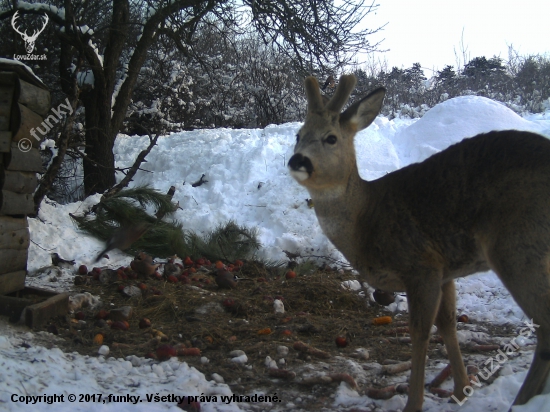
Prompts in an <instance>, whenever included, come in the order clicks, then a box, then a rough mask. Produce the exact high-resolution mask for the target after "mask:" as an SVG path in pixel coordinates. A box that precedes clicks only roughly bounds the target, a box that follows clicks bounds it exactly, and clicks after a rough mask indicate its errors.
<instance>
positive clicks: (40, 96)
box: [18, 80, 51, 116]
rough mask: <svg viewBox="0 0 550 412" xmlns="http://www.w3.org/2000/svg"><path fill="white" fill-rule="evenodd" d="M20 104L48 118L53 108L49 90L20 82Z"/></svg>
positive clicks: (23, 81)
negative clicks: (47, 115)
mask: <svg viewBox="0 0 550 412" xmlns="http://www.w3.org/2000/svg"><path fill="white" fill-rule="evenodd" d="M18 91H19V93H18V102H19V103H21V104H23V105H25V106H27V107H28V108H29V109H31V110H32V111H33V112H35V113H38V114H39V115H41V116H46V114H48V112H49V111H50V108H51V97H50V92H49V91H48V90H44V89H43V88H41V87H37V86H34V85H32V84H30V83H27V82H26V81H25V80H19V90H18Z"/></svg>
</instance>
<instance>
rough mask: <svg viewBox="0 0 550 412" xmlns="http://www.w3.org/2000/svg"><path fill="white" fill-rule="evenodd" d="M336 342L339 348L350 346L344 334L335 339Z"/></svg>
mask: <svg viewBox="0 0 550 412" xmlns="http://www.w3.org/2000/svg"><path fill="white" fill-rule="evenodd" d="M335 342H336V346H338V347H339V348H345V347H346V346H348V340H347V339H346V338H345V337H343V336H338V337H337V338H336V339H335Z"/></svg>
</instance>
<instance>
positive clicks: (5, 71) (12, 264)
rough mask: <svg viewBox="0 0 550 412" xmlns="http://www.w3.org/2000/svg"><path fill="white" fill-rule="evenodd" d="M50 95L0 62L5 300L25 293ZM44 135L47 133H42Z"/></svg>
mask: <svg viewBox="0 0 550 412" xmlns="http://www.w3.org/2000/svg"><path fill="white" fill-rule="evenodd" d="M50 106H51V103H50V92H49V90H48V89H47V87H46V86H45V85H44V84H43V83H42V82H41V81H40V80H39V79H38V78H37V77H36V76H34V74H33V73H32V72H31V71H30V70H29V69H28V68H27V67H26V66H25V65H23V64H21V63H19V62H16V61H14V62H13V63H12V62H10V61H9V60H7V59H0V295H6V294H8V293H11V292H15V291H20V290H22V289H23V288H24V287H25V278H26V275H27V258H28V250H29V243H30V234H29V226H28V222H27V216H26V215H28V214H32V213H34V201H33V192H34V190H35V189H36V186H37V183H38V180H37V177H36V173H37V172H42V170H43V167H42V159H41V157H40V153H39V151H38V147H39V145H40V141H39V140H38V139H36V138H35V137H34V136H33V134H34V135H35V136H39V137H40V136H41V135H40V133H37V132H36V130H34V129H36V128H37V127H40V126H41V124H42V122H43V119H44V117H45V116H46V115H47V114H48V112H49V111H50ZM43 130H45V129H43Z"/></svg>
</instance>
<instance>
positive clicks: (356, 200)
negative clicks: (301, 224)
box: [309, 168, 368, 260]
mask: <svg viewBox="0 0 550 412" xmlns="http://www.w3.org/2000/svg"><path fill="white" fill-rule="evenodd" d="M309 194H310V195H311V200H312V201H313V207H314V209H315V214H316V215H317V219H318V220H319V224H320V225H321V228H322V229H323V232H324V233H325V235H326V236H327V237H328V238H329V239H330V241H331V242H332V243H333V244H334V245H335V246H336V247H337V248H338V249H339V250H340V251H341V252H342V253H343V254H344V256H346V258H347V259H348V260H350V259H353V258H354V256H353V253H354V246H355V242H354V240H353V239H354V238H355V233H356V231H357V230H358V226H359V225H358V219H359V216H360V215H361V214H362V213H364V211H365V209H366V208H367V199H368V182H367V181H365V180H363V179H361V177H360V176H359V173H358V171H357V169H356V168H354V170H353V171H352V173H351V174H350V176H349V178H348V179H347V181H345V182H343V183H342V184H341V185H338V186H336V187H332V188H329V189H321V190H309Z"/></svg>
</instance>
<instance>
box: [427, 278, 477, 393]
mask: <svg viewBox="0 0 550 412" xmlns="http://www.w3.org/2000/svg"><path fill="white" fill-rule="evenodd" d="M441 292H442V296H441V303H440V304H439V311H438V312H437V317H436V318H435V325H436V326H437V329H438V331H439V333H440V335H441V336H442V337H443V342H444V343H445V347H446V348H447V353H448V354H449V360H450V361H451V370H452V374H453V381H454V392H453V395H454V396H455V398H456V399H458V400H459V401H461V400H462V399H464V398H465V396H466V395H464V392H463V391H464V387H465V386H468V384H469V383H468V375H467V374H466V368H465V367H464V362H463V360H462V354H461V353H460V347H459V346H458V339H457V338H456V291H455V282H454V280H451V281H450V282H447V283H445V284H444V285H443V286H441Z"/></svg>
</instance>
